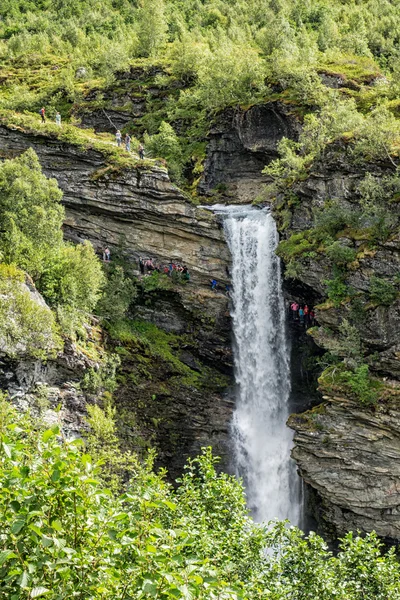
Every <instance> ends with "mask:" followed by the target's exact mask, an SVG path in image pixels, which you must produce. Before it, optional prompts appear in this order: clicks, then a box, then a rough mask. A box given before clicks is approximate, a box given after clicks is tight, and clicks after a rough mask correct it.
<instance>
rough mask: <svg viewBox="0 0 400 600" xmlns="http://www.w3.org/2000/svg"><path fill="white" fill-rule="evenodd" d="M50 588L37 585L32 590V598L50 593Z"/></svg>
mask: <svg viewBox="0 0 400 600" xmlns="http://www.w3.org/2000/svg"><path fill="white" fill-rule="evenodd" d="M49 593H50V590H48V589H47V588H44V587H35V588H33V590H32V591H31V598H39V597H40V596H44V595H45V594H49Z"/></svg>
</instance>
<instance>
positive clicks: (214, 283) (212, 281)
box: [210, 279, 218, 292]
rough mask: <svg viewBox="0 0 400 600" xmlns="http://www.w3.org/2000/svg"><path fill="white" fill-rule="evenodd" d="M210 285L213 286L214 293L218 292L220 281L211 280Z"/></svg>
mask: <svg viewBox="0 0 400 600" xmlns="http://www.w3.org/2000/svg"><path fill="white" fill-rule="evenodd" d="M210 284H211V289H212V290H213V292H216V291H217V287H218V281H217V280H216V279H211V280H210Z"/></svg>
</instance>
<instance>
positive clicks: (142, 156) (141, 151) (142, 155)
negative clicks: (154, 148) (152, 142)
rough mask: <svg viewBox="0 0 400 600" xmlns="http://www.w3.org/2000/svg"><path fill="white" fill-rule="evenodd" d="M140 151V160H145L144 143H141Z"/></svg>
mask: <svg viewBox="0 0 400 600" xmlns="http://www.w3.org/2000/svg"><path fill="white" fill-rule="evenodd" d="M138 153H139V158H140V160H144V146H143V144H139V148H138Z"/></svg>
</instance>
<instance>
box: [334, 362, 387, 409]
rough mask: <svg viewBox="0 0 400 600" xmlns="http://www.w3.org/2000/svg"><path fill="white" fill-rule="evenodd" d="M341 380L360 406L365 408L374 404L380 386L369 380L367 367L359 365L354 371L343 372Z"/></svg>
mask: <svg viewBox="0 0 400 600" xmlns="http://www.w3.org/2000/svg"><path fill="white" fill-rule="evenodd" d="M342 380H343V381H344V382H345V383H346V384H348V386H349V387H350V390H351V391H352V393H353V394H354V395H355V396H356V398H357V399H358V400H359V402H361V404H365V405H366V406H370V405H372V404H376V402H377V400H378V398H379V388H380V385H379V382H376V381H375V380H373V379H372V378H371V376H370V374H369V367H368V365H365V364H364V365H360V366H359V367H357V368H356V369H355V370H354V371H345V372H344V373H343V374H342Z"/></svg>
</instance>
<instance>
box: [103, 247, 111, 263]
mask: <svg viewBox="0 0 400 600" xmlns="http://www.w3.org/2000/svg"><path fill="white" fill-rule="evenodd" d="M110 256H111V252H110V250H109V248H104V250H103V260H104V262H110Z"/></svg>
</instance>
